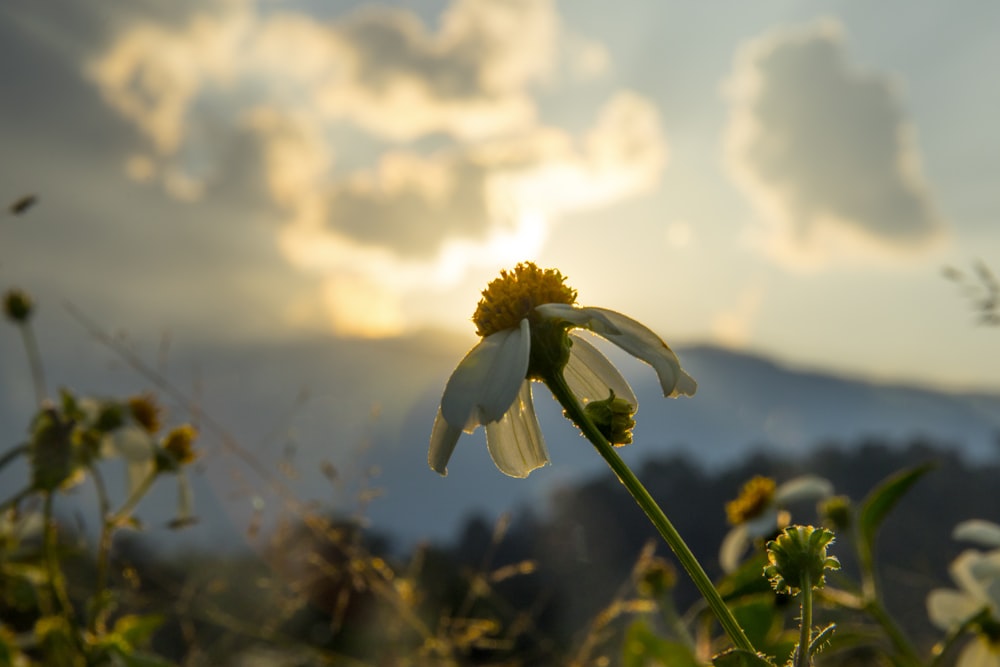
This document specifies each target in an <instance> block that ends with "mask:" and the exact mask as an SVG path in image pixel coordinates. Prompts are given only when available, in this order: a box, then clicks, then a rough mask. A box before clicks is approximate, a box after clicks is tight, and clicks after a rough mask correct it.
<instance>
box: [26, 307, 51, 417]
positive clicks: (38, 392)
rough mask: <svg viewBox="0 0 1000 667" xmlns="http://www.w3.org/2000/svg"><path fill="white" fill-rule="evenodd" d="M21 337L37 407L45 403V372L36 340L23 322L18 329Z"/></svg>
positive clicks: (28, 326) (32, 332)
mask: <svg viewBox="0 0 1000 667" xmlns="http://www.w3.org/2000/svg"><path fill="white" fill-rule="evenodd" d="M19 328H20V329H21V337H22V338H23V340H24V350H25V352H26V353H27V355H28V364H29V365H30V366H31V380H32V384H33V385H34V387H35V400H36V401H38V404H39V405H42V404H43V403H44V402H45V397H46V396H47V395H48V392H47V391H46V389H45V371H44V370H43V369H42V355H41V352H39V350H38V340H37V339H36V338H35V333H34V331H33V330H32V329H31V326H30V325H29V324H28V323H27V322H24V323H22V324H21V326H20V327H19Z"/></svg>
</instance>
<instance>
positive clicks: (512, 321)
mask: <svg viewBox="0 0 1000 667" xmlns="http://www.w3.org/2000/svg"><path fill="white" fill-rule="evenodd" d="M565 282H566V278H564V277H563V275H562V274H561V273H559V271H557V270H556V269H540V268H538V267H537V266H536V265H535V264H534V262H523V263H521V264H518V265H517V266H515V267H514V270H513V271H507V270H506V269H504V270H502V271H501V272H500V277H499V278H497V279H496V280H494V281H492V282H491V283H490V284H489V285H487V286H486V289H484V290H483V298H482V299H480V301H479V305H478V306H476V312H475V314H474V315H473V316H472V321H473V322H474V323H475V325H476V333H477V334H479V335H480V336H482V337H483V338H485V337H486V336H489V335H491V334H495V333H496V332H498V331H503V330H504V329H513V328H516V327H517V326H518V325H519V324H520V322H521V320H523V319H524V318H525V317H528V316H529V315H530V314H531V312H532V311H533V310H534V309H535V306H540V305H542V304H545V303H564V304H567V305H572V304H573V303H575V302H576V290H575V289H572V288H571V287H567V286H566V285H565V284H564V283H565Z"/></svg>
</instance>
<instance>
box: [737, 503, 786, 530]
mask: <svg viewBox="0 0 1000 667" xmlns="http://www.w3.org/2000/svg"><path fill="white" fill-rule="evenodd" d="M779 514H780V512H779V511H778V508H777V507H776V506H775V505H773V504H772V505H769V506H768V507H765V508H764V510H763V511H761V513H760V516H755V517H754V518H752V519H750V520H749V521H747V522H745V523H744V524H743V526H745V527H746V531H747V535H749V536H750V537H771V536H772V535H773V534H774V531H776V530H777V529H778V518H779Z"/></svg>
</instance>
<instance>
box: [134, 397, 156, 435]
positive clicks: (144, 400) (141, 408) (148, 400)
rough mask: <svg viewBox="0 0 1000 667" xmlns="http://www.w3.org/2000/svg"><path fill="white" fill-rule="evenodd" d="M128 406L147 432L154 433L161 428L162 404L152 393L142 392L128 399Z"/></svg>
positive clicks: (137, 421)
mask: <svg viewBox="0 0 1000 667" xmlns="http://www.w3.org/2000/svg"><path fill="white" fill-rule="evenodd" d="M128 408H129V411H130V412H131V413H132V417H133V418H134V419H135V421H136V423H138V424H139V426H141V427H142V428H143V429H145V431H146V433H149V434H153V433H156V432H157V431H159V430H160V412H161V410H160V406H159V405H158V404H157V403H156V398H155V397H154V396H153V395H152V394H140V395H139V396H133V397H132V398H130V399H128Z"/></svg>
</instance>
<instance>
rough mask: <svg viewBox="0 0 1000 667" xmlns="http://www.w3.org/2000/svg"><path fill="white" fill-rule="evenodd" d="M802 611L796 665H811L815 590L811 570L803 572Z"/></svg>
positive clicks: (801, 666) (806, 666)
mask: <svg viewBox="0 0 1000 667" xmlns="http://www.w3.org/2000/svg"><path fill="white" fill-rule="evenodd" d="M801 585H802V613H801V615H800V616H799V645H798V646H797V647H796V649H795V667H809V664H810V656H809V648H810V647H811V646H812V608H813V594H812V593H813V590H812V588H813V587H812V581H811V580H810V578H809V571H808V570H805V571H803V572H802V582H801Z"/></svg>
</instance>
